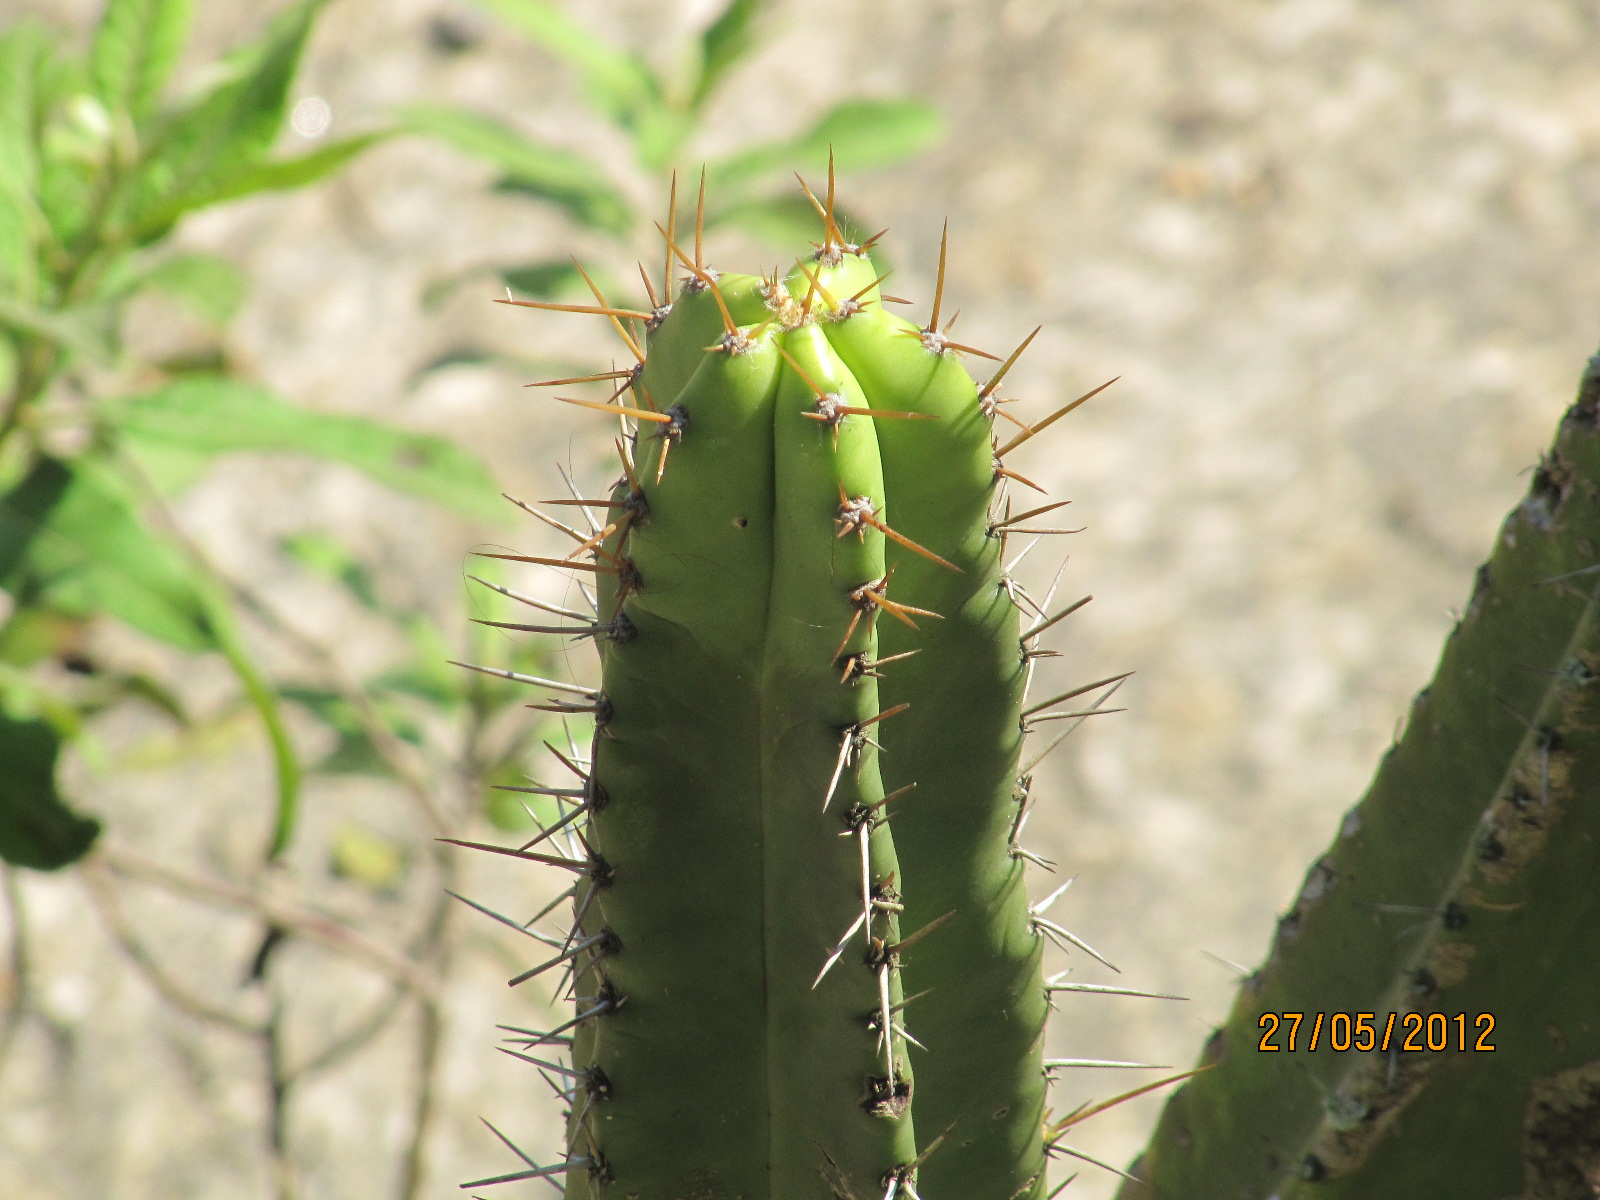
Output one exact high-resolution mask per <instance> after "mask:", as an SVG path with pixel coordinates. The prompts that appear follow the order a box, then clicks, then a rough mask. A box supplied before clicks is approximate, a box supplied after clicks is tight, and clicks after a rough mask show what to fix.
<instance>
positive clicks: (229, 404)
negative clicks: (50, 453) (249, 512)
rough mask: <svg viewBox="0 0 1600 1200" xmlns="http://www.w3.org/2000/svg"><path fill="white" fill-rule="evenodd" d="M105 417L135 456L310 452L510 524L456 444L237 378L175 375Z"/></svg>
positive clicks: (496, 495) (492, 489)
mask: <svg viewBox="0 0 1600 1200" xmlns="http://www.w3.org/2000/svg"><path fill="white" fill-rule="evenodd" d="M102 413H103V414H104V416H105V417H106V418H107V419H109V420H110V421H111V422H112V423H113V424H114V425H116V426H117V427H118V428H119V429H120V430H121V431H122V432H123V433H124V434H125V435H129V436H131V438H132V439H133V442H134V449H135V453H137V452H138V449H139V447H140V446H141V445H150V444H159V443H167V444H170V445H175V446H178V447H182V448H185V449H188V450H193V451H200V452H204V453H208V454H220V453H224V452H227V451H234V450H276V451H293V452H298V453H302V454H311V455H315V456H316V457H318V458H323V459H326V460H329V461H331V462H339V463H344V464H345V465H347V466H351V467H354V468H356V469H357V470H358V471H361V472H362V473H363V474H365V475H367V476H368V477H369V478H371V479H374V480H376V481H377V482H379V483H382V484H385V485H386V486H388V487H392V488H394V489H395V490H397V491H401V492H406V493H408V494H410V495H413V496H418V497H421V498H422V499H424V500H429V501H432V502H433V503H435V504H440V505H443V506H445V507H447V508H452V509H454V510H456V511H457V512H461V513H465V514H467V515H469V516H472V517H476V518H478V519H480V520H485V521H495V522H501V523H503V522H505V521H506V520H507V519H508V518H507V515H506V511H505V505H504V503H503V502H502V501H501V499H500V490H499V488H498V487H496V485H495V482H494V477H493V476H492V475H491V474H490V473H489V470H488V468H487V467H485V466H484V465H483V463H482V462H480V461H479V460H478V459H477V458H475V457H473V456H472V455H471V454H470V453H468V452H467V451H466V450H464V449H462V448H461V447H459V446H457V445H455V444H454V443H452V442H449V441H447V440H445V439H444V438H441V437H435V436H433V435H432V434H426V433H412V432H409V431H407V430H401V429H395V428H394V427H392V426H389V425H385V424H383V423H381V422H379V421H374V420H371V419H369V418H366V417H354V416H344V415H341V414H334V413H319V412H312V411H310V410H308V409H303V408H297V407H295V406H294V405H290V404H285V403H284V402H283V401H281V400H279V399H278V398H277V397H276V396H273V395H272V394H271V393H269V392H267V391H265V390H264V389H262V388H258V387H253V386H251V385H249V384H245V383H240V382H238V381H237V380H232V379H225V378H222V377H220V376H211V377H206V376H196V377H193V378H188V379H180V380H176V381H174V382H172V383H170V384H168V385H167V386H166V387H163V388H161V389H160V390H159V391H155V392H150V393H148V394H146V395H143V396H136V397H134V398H132V399H129V400H123V401H118V402H112V403H108V404H106V405H103V406H102Z"/></svg>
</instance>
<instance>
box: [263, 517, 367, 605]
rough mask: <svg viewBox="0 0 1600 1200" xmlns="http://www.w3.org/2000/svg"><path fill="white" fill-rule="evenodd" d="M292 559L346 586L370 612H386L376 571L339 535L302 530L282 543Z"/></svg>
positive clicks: (285, 551)
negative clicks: (379, 593) (352, 551)
mask: <svg viewBox="0 0 1600 1200" xmlns="http://www.w3.org/2000/svg"><path fill="white" fill-rule="evenodd" d="M279 545H280V546H281V548H282V549H283V552H284V553H285V554H287V555H289V557H290V558H292V559H294V560H295V561H296V562H298V563H300V564H301V565H302V566H305V567H309V568H311V570H313V571H316V572H317V573H318V574H319V575H323V576H326V577H327V578H329V579H332V580H334V581H335V582H337V583H340V584H342V585H343V586H344V588H345V590H346V591H348V592H349V593H350V594H351V595H352V596H354V597H355V598H356V600H357V601H358V602H359V603H360V604H361V606H362V607H363V608H365V609H366V610H367V611H369V612H382V611H384V608H383V605H382V604H381V603H380V602H379V600H378V591H377V587H376V586H375V585H374V583H373V579H372V572H371V571H369V570H367V567H366V564H365V563H363V562H361V561H360V560H358V559H357V558H356V556H355V555H354V554H352V553H351V552H350V550H349V549H348V548H347V547H346V546H345V545H344V543H343V542H341V541H339V540H338V539H337V538H333V537H329V536H328V535H327V534H325V533H300V534H296V535H295V536H293V537H289V538H285V539H284V540H283V541H282V542H280V543H279Z"/></svg>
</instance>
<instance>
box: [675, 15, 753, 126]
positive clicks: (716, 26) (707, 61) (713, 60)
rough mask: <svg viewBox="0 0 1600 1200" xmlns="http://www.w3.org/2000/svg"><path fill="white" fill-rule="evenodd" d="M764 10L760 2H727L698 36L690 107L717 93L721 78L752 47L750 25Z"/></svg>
mask: <svg viewBox="0 0 1600 1200" xmlns="http://www.w3.org/2000/svg"><path fill="white" fill-rule="evenodd" d="M763 7H764V4H763V0H730V2H729V4H728V6H727V7H726V8H724V9H723V10H722V13H721V15H720V16H718V17H717V19H716V20H715V21H713V22H711V24H710V26H709V27H708V28H707V29H706V31H705V33H704V34H702V35H701V37H700V77H699V79H698V80H696V82H695V86H694V94H693V96H692V97H691V98H690V105H691V106H692V107H693V108H696V109H698V108H700V107H702V106H703V105H704V104H705V102H706V101H707V100H708V99H710V97H711V93H712V92H714V91H716V90H717V85H718V84H720V83H721V82H722V77H723V76H724V75H726V74H727V73H728V71H729V70H730V69H731V68H732V67H733V66H734V65H735V64H736V63H737V62H738V61H739V60H740V59H741V58H743V57H744V56H745V55H747V54H749V53H750V51H751V50H753V49H754V48H755V42H756V40H755V31H754V29H753V28H752V26H753V25H754V23H755V19H756V17H757V16H759V15H760V13H761V10H762V8H763Z"/></svg>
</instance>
